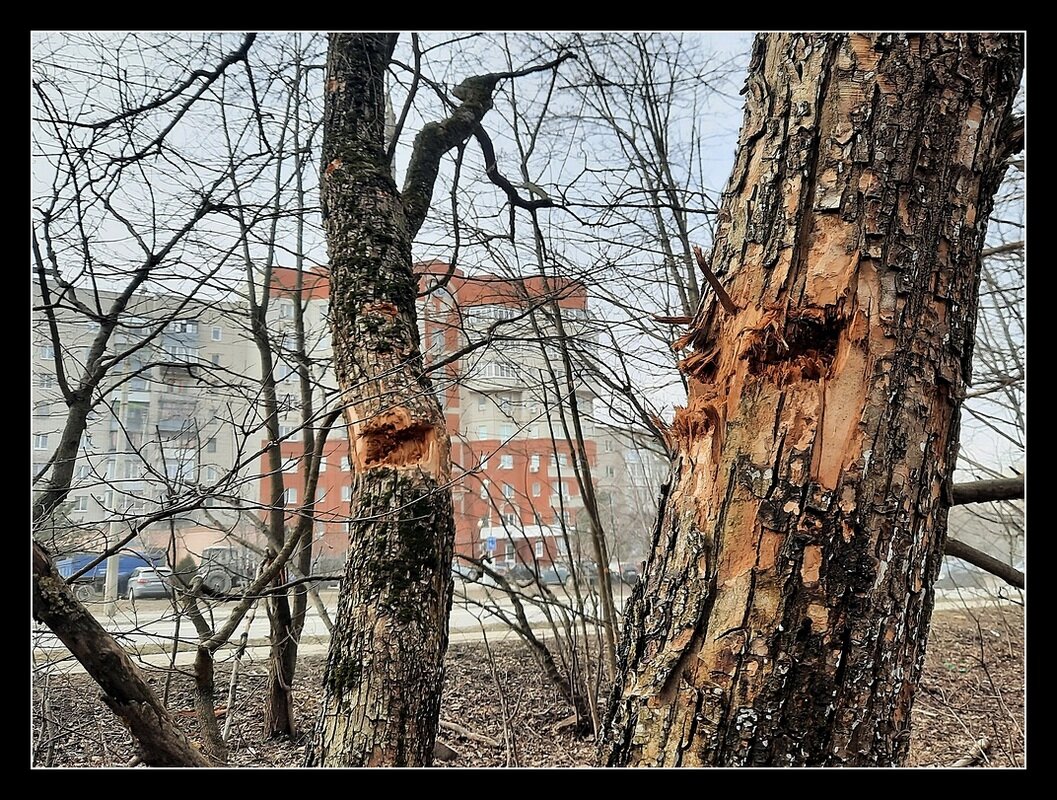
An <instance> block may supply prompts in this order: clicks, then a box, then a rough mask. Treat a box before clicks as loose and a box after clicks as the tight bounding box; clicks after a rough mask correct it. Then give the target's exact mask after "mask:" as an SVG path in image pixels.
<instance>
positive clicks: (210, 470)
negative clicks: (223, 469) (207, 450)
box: [206, 464, 217, 483]
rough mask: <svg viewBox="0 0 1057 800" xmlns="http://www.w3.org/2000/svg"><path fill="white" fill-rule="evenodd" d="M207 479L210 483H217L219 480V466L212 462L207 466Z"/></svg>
mask: <svg viewBox="0 0 1057 800" xmlns="http://www.w3.org/2000/svg"><path fill="white" fill-rule="evenodd" d="M206 480H207V481H209V482H210V483H216V480H217V468H216V467H215V466H213V465H212V464H210V465H209V466H207V467H206Z"/></svg>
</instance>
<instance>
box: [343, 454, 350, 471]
mask: <svg viewBox="0 0 1057 800" xmlns="http://www.w3.org/2000/svg"><path fill="white" fill-rule="evenodd" d="M341 471H342V472H351V471H352V462H351V461H349V457H348V456H345V457H344V458H342V459H341Z"/></svg>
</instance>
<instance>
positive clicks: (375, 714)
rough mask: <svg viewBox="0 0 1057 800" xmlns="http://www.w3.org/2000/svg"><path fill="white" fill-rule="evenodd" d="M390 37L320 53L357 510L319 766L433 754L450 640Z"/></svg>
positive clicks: (336, 298) (437, 466)
mask: <svg viewBox="0 0 1057 800" xmlns="http://www.w3.org/2000/svg"><path fill="white" fill-rule="evenodd" d="M395 43H396V36H395V35H390V34H333V35H331V37H330V47H329V53H328V59H327V82H326V86H325V94H326V110H325V121H324V137H323V170H322V190H321V191H322V208H323V220H324V226H325V230H326V235H327V246H328V252H329V256H330V285H331V305H330V313H331V327H332V333H333V348H334V364H335V371H336V374H337V379H338V383H339V386H340V387H341V388H342V390H343V392H344V401H345V402H346V403H347V411H346V422H347V424H348V431H349V443H350V452H351V461H352V465H353V501H352V512H351V513H352V517H353V522H352V523H351V525H350V544H349V554H348V559H347V562H346V567H345V580H344V582H343V584H342V587H341V594H340V596H339V600H338V611H337V619H336V621H335V626H334V630H333V633H332V636H331V645H330V654H329V657H328V660H327V667H326V671H325V676H324V700H323V710H322V715H321V720H320V725H319V730H318V732H317V738H316V746H315V749H314V752H313V753H312V754H311V755H310V759H309V760H310V761H312V762H314V763H319V764H321V765H323V766H373V765H395V766H405V765H407V766H412V765H424V764H429V763H430V761H431V759H432V754H433V745H434V741H435V738H436V730H437V724H438V718H439V713H440V692H441V687H442V678H443V657H444V653H445V650H446V649H447V643H448V612H449V610H450V607H451V557H452V547H453V542H454V536H455V530H454V521H453V516H452V503H451V490H450V488H449V486H448V483H449V479H450V473H451V465H450V454H449V449H450V443H449V439H448V434H447V431H446V429H445V425H444V418H443V414H442V413H441V409H440V406H439V405H438V403H437V400H436V398H435V396H434V394H433V387H432V385H431V384H430V381H429V379H428V377H426V375H424V373H423V370H422V357H421V354H420V349H419V340H418V327H417V320H416V309H415V299H416V292H417V280H416V277H415V275H414V274H413V271H412V267H411V238H412V235H413V232H414V230H416V229H417V225H416V224H414V221H410V222H409V216H408V212H407V211H406V210H405V206H406V205H407V203H406V202H405V200H403V199H402V198H401V195H400V193H398V191H397V189H396V186H395V184H394V182H393V178H392V175H391V173H390V170H389V164H388V159H387V157H386V151H385V145H384V124H385V102H384V95H385V92H384V76H385V72H386V68H387V65H388V63H389V58H390V56H391V54H392V50H393V47H394V46H395ZM427 127H428V126H427ZM416 197H417V198H418V199H417V201H416V202H419V203H420V201H421V196H418V195H416ZM426 202H427V204H428V197H427V198H426ZM416 208H417V206H416ZM419 211H420V210H419ZM419 211H416V214H417V213H419Z"/></svg>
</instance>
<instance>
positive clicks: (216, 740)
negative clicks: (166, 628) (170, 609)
mask: <svg viewBox="0 0 1057 800" xmlns="http://www.w3.org/2000/svg"><path fill="white" fill-rule="evenodd" d="M194 672H195V692H194V704H195V716H196V717H197V718H198V725H199V727H200V728H201V729H202V738H203V740H204V743H205V746H206V751H207V752H208V753H209V755H210V756H211V757H212V758H214V759H215V760H216V761H218V762H220V763H221V764H222V763H224V762H225V761H227V759H228V748H227V745H226V744H225V743H224V737H223V736H221V735H220V725H218V724H217V715H216V707H217V694H216V684H215V682H214V680H213V654H212V653H211V652H210V651H209V649H208V648H206V647H202V646H199V648H198V650H197V652H196V653H195V670H194Z"/></svg>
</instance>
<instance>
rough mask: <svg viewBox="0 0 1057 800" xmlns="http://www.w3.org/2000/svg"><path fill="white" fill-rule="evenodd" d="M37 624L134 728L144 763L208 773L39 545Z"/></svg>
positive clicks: (35, 547)
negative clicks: (49, 632) (51, 634)
mask: <svg viewBox="0 0 1057 800" xmlns="http://www.w3.org/2000/svg"><path fill="white" fill-rule="evenodd" d="M33 618H34V619H36V620H39V621H40V622H43V623H44V624H45V625H47V626H48V627H49V628H50V629H51V630H52V631H53V632H54V633H55V635H56V636H58V637H59V640H60V641H61V642H62V643H63V644H64V645H65V646H66V647H67V649H68V650H69V651H70V652H71V653H72V654H73V656H74V658H76V659H77V660H78V661H79V662H80V663H81V665H82V666H83V667H84V668H85V669H86V670H87V672H88V674H89V675H91V676H92V678H93V679H94V680H95V681H96V682H97V683H98V684H99V688H100V689H101V690H102V692H103V695H102V699H103V702H104V703H106V705H107V706H108V707H109V708H110V709H111V710H112V711H113V712H114V713H115V714H116V715H117V716H118V717H119V718H120V719H121V721H122V722H123V723H124V724H125V725H126V726H127V727H128V729H129V732H130V733H131V734H132V736H133V738H134V739H135V740H136V743H137V745H138V746H139V749H140V754H141V756H142V758H143V761H144V763H146V764H149V765H151V766H155V767H206V766H209V762H208V760H207V759H206V757H205V756H204V755H203V754H202V753H201V752H200V751H199V750H198V749H197V748H195V747H194V746H193V745H192V744H191V743H190V742H189V741H188V739H187V737H186V736H185V735H184V733H183V731H181V730H180V728H179V726H178V725H177V723H176V720H175V719H173V717H172V716H171V715H170V714H169V712H168V711H167V710H166V709H165V706H163V705H162V704H161V703H160V702H159V700H158V698H157V696H156V695H155V694H154V692H153V691H152V690H151V688H150V686H148V685H147V682H146V680H145V679H144V677H143V674H142V673H141V672H140V671H139V668H138V667H136V665H135V664H134V663H133V662H132V660H131V659H130V658H129V657H128V656H127V655H126V654H125V651H124V650H122V649H121V647H120V646H119V645H118V644H117V643H116V642H115V641H114V639H113V638H112V637H111V636H110V635H109V634H108V633H107V632H106V631H104V630H103V628H102V626H101V625H100V624H99V623H98V622H97V621H96V620H95V618H94V617H93V616H92V615H91V614H89V613H88V611H87V610H86V609H85V607H84V606H83V605H81V604H80V603H78V602H77V601H76V600H75V599H74V597H73V595H72V594H71V593H70V590H69V588H68V587H67V585H66V581H64V580H63V579H62V578H61V577H60V576H59V574H58V572H56V570H55V566H54V565H53V564H52V563H51V559H50V558H48V555H47V553H46V552H44V548H42V547H41V546H40V545H39V544H36V543H34V545H33Z"/></svg>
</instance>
